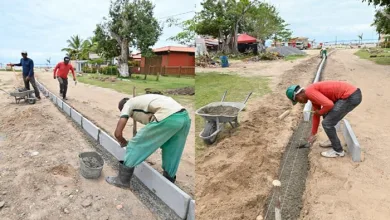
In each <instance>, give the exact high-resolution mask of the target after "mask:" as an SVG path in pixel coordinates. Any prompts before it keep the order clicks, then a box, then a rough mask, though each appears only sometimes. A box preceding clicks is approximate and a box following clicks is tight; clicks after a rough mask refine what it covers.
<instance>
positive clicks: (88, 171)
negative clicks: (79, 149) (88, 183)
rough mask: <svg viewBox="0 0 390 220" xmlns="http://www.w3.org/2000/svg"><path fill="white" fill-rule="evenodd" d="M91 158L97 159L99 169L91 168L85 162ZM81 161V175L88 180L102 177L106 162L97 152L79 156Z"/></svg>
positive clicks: (84, 153)
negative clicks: (85, 159) (87, 158)
mask: <svg viewBox="0 0 390 220" xmlns="http://www.w3.org/2000/svg"><path fill="white" fill-rule="evenodd" d="M86 157H90V158H95V159H96V161H97V162H98V164H99V166H98V167H89V166H88V165H87V164H86V163H85V162H84V160H83V159H84V158H86ZM79 160H80V173H81V175H82V176H83V177H84V178H86V179H97V178H99V177H100V175H101V173H102V170H103V166H104V160H103V158H102V157H101V156H100V155H99V154H98V153H96V152H83V153H80V154H79Z"/></svg>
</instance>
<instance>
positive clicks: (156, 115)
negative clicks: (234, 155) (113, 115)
mask: <svg viewBox="0 0 390 220" xmlns="http://www.w3.org/2000/svg"><path fill="white" fill-rule="evenodd" d="M118 108H119V110H120V111H121V116H120V119H119V121H118V124H117V127H116V130H115V138H116V139H117V140H118V142H119V143H120V145H121V147H125V146H127V147H126V155H125V158H124V161H120V164H119V174H118V176H116V177H107V178H106V181H107V182H108V183H109V184H111V185H115V186H118V187H129V186H130V179H131V177H132V175H133V172H134V167H135V166H137V165H138V164H140V163H142V162H143V161H144V160H145V159H146V158H148V157H149V156H150V155H151V154H152V153H153V152H155V151H156V150H157V149H158V148H161V149H162V168H163V170H164V172H163V175H164V177H166V178H167V179H168V180H170V181H171V182H172V183H174V182H175V180H176V172H177V170H178V167H179V163H180V159H181V156H182V153H183V149H184V146H185V143H186V139H187V136H188V133H189V130H190V125H191V119H190V117H189V115H188V113H187V111H186V110H185V109H184V107H183V106H181V105H180V104H179V103H177V102H176V101H175V100H174V99H172V98H171V97H167V96H163V95H156V94H146V95H140V96H137V97H134V98H130V99H129V98H124V99H122V100H121V101H120V102H119V105H118ZM130 117H131V118H133V119H134V120H135V121H137V122H139V123H142V124H144V125H146V126H145V127H143V128H142V129H141V130H140V131H139V132H138V133H137V134H136V135H135V136H134V137H133V138H132V139H131V140H129V141H126V140H125V139H124V138H123V130H124V128H125V126H126V123H127V121H128V119H129V118H130Z"/></svg>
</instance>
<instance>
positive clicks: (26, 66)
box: [11, 51, 41, 99]
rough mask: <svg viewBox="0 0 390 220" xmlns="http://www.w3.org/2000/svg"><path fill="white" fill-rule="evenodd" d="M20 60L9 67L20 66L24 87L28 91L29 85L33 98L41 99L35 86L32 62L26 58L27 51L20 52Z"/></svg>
mask: <svg viewBox="0 0 390 220" xmlns="http://www.w3.org/2000/svg"><path fill="white" fill-rule="evenodd" d="M22 57H23V58H22V59H20V62H19V63H15V64H11V66H21V67H22V69H23V81H24V87H25V88H26V89H27V90H30V83H31V85H32V87H33V88H34V93H35V97H36V98H37V99H41V96H40V94H39V90H38V87H37V84H36V83H35V77H34V61H33V60H32V59H30V58H28V57H27V51H22Z"/></svg>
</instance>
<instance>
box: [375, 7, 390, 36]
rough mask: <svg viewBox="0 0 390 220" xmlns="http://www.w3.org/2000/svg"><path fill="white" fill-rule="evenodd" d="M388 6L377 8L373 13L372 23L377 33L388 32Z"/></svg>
mask: <svg viewBox="0 0 390 220" xmlns="http://www.w3.org/2000/svg"><path fill="white" fill-rule="evenodd" d="M389 15H390V6H388V7H385V8H383V9H379V10H377V11H376V13H375V17H374V23H372V26H375V27H376V32H377V33H378V34H390V18H389V17H390V16H389Z"/></svg>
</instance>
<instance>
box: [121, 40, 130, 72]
mask: <svg viewBox="0 0 390 220" xmlns="http://www.w3.org/2000/svg"><path fill="white" fill-rule="evenodd" d="M128 59H129V42H128V41H127V40H126V39H122V42H121V56H120V58H119V73H120V75H121V76H123V77H128V76H129V64H128Z"/></svg>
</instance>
